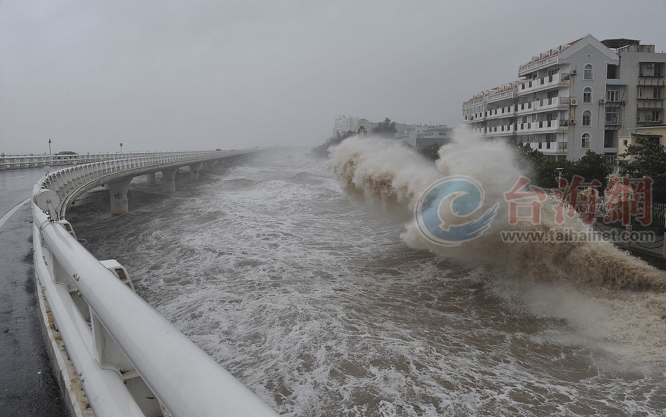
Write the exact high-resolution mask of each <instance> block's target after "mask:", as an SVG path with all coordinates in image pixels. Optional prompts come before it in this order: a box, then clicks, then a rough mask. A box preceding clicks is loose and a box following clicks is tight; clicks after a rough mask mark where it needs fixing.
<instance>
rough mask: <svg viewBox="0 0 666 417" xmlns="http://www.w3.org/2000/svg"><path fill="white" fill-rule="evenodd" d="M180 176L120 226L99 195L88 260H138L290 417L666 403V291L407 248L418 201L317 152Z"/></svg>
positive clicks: (179, 322) (200, 332) (86, 208)
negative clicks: (355, 186) (388, 199)
mask: <svg viewBox="0 0 666 417" xmlns="http://www.w3.org/2000/svg"><path fill="white" fill-rule="evenodd" d="M424 163H427V162H424ZM389 165H390V164H389ZM135 181H136V180H135ZM178 186H179V191H178V192H177V193H176V194H175V195H173V196H163V195H162V194H161V193H160V191H159V184H158V186H157V187H155V186H150V185H148V184H145V183H137V184H133V185H132V187H133V191H132V192H131V195H130V211H131V213H130V214H129V215H126V216H121V217H115V218H111V217H109V215H108V204H107V200H105V198H107V197H108V192H104V191H95V192H92V193H89V194H88V195H87V196H85V197H83V198H81V199H80V201H78V202H77V203H76V205H75V206H74V207H72V209H71V210H70V211H69V213H68V214H69V218H70V220H71V221H72V222H73V224H74V227H75V230H76V232H77V234H78V236H79V238H82V239H84V240H85V241H86V246H87V247H88V248H89V249H90V250H91V252H93V254H95V255H96V256H97V257H98V258H99V259H109V258H115V259H117V260H118V261H120V262H121V263H122V264H124V265H125V266H127V267H128V269H129V271H130V274H131V277H132V278H133V280H134V283H135V286H136V287H137V292H138V293H139V294H140V295H141V296H142V297H143V298H144V299H146V300H147V301H148V303H150V304H151V305H152V306H154V307H155V308H156V309H157V310H158V311H159V312H160V313H161V314H163V315H164V316H165V317H167V318H168V319H169V320H170V321H172V322H173V323H174V324H175V325H176V327H178V328H179V329H180V330H181V331H183V332H184V333H185V334H186V335H188V336H189V337H190V338H191V339H192V340H193V341H194V342H195V343H196V344H197V345H199V346H200V347H202V348H203V349H204V350H205V351H206V352H207V353H209V354H210V355H212V356H213V357H214V358H215V359H216V360H217V361H218V362H219V363H220V364H221V365H223V366H224V367H225V368H226V369H228V370H229V371H230V372H232V373H233V374H234V375H235V376H236V377H237V378H238V379H240V380H241V381H242V382H243V383H245V384H246V385H247V386H249V387H250V389H252V390H253V391H254V392H256V393H257V394H258V395H259V396H260V397H261V398H262V399H263V400H264V401H265V402H266V403H267V404H269V405H270V406H272V407H273V408H274V409H275V410H277V411H278V412H279V413H281V414H284V415H292V416H422V415H423V416H436V415H456V416H457V415H525V416H532V415H562V416H569V415H662V414H663V412H664V408H666V382H665V376H666V371H665V370H666V368H665V363H666V362H665V358H666V356H665V355H664V354H663V352H664V350H663V348H664V342H663V340H664V337H663V335H664V334H665V333H666V330H665V324H664V319H663V318H662V317H660V316H659V313H658V311H657V310H659V309H660V308H661V304H660V303H662V302H663V298H662V296H661V294H657V293H633V292H622V291H618V290H612V289H607V288H603V287H599V288H594V287H592V288H587V289H585V288H581V287H579V286H575V285H572V284H571V283H568V282H561V281H559V280H548V281H539V280H534V279H532V278H531V277H528V276H527V275H522V274H521V273H519V272H516V271H511V272H509V269H508V268H505V267H504V266H502V265H498V264H495V263H492V262H489V261H488V259H487V257H484V256H481V255H482V254H479V256H478V259H484V263H483V264H481V263H479V262H478V261H475V259H476V257H475V256H474V254H472V255H471V256H468V257H467V261H465V262H463V261H462V260H454V259H453V258H450V257H446V256H441V254H433V253H431V252H429V251H426V250H422V249H420V250H417V249H412V248H410V246H408V244H407V243H406V242H409V236H406V235H405V222H407V221H408V220H409V219H408V216H406V215H405V212H406V211H405V212H400V211H399V210H398V211H391V212H390V213H389V212H387V211H382V210H379V209H377V207H374V206H368V205H366V204H364V203H361V202H359V201H358V200H355V199H352V198H350V195H348V194H346V193H345V192H344V191H343V190H342V188H341V186H340V183H339V182H338V181H337V180H336V178H335V176H334V175H333V173H332V172H331V169H330V167H329V165H328V164H327V162H325V161H323V160H319V159H314V158H311V157H310V156H308V154H307V151H302V150H293V151H288V152H286V153H277V154H276V155H274V156H273V157H270V158H269V157H266V158H263V159H261V160H255V161H254V162H251V163H249V164H248V165H246V166H241V167H236V168H233V169H230V170H227V171H224V172H216V173H209V174H207V175H205V177H204V178H203V179H202V180H200V181H197V182H188V181H186V180H185V181H182V182H179V183H178ZM153 187H155V188H153ZM401 235H403V236H402V237H401ZM407 235H408V233H407ZM412 246H418V245H412ZM468 255H469V254H468ZM455 259H460V257H455ZM641 268H642V266H641ZM646 306H648V307H649V306H657V307H655V308H656V309H657V310H655V311H652V310H650V308H648V307H646ZM659 311H660V310H659Z"/></svg>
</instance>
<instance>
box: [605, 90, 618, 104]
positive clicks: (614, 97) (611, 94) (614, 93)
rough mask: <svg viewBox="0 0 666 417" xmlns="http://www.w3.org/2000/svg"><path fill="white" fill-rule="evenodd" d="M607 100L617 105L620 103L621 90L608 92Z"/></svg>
mask: <svg viewBox="0 0 666 417" xmlns="http://www.w3.org/2000/svg"><path fill="white" fill-rule="evenodd" d="M606 100H607V101H610V102H613V103H617V102H619V101H620V90H608V92H606Z"/></svg>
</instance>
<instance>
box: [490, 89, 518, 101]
mask: <svg viewBox="0 0 666 417" xmlns="http://www.w3.org/2000/svg"><path fill="white" fill-rule="evenodd" d="M516 91H517V90H516V89H515V88H511V89H508V90H507V91H500V92H493V93H490V94H488V97H487V98H486V100H487V101H488V103H494V102H496V101H501V100H508V99H512V98H514V97H516Z"/></svg>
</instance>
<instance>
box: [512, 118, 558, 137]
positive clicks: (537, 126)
mask: <svg viewBox="0 0 666 417" xmlns="http://www.w3.org/2000/svg"><path fill="white" fill-rule="evenodd" d="M563 122H566V124H565V123H563ZM568 129H569V124H568V121H567V120H560V119H554V120H543V121H540V122H532V123H518V128H517V133H518V134H522V135H524V134H528V133H554V132H557V131H566V130H568Z"/></svg>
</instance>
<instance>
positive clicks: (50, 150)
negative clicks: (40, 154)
mask: <svg viewBox="0 0 666 417" xmlns="http://www.w3.org/2000/svg"><path fill="white" fill-rule="evenodd" d="M49 155H51V138H49Z"/></svg>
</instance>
